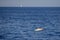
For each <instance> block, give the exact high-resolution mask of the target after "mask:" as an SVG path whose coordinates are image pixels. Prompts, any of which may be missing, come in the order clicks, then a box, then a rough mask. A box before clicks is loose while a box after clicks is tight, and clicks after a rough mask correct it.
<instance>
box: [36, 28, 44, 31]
mask: <svg viewBox="0 0 60 40" xmlns="http://www.w3.org/2000/svg"><path fill="white" fill-rule="evenodd" d="M42 30H43V28H36V29H35V31H42Z"/></svg>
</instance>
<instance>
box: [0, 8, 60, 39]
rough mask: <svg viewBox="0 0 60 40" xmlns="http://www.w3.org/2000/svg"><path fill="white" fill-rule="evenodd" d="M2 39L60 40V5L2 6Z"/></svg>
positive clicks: (0, 10) (0, 25) (0, 34)
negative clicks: (39, 29) (38, 29)
mask: <svg viewBox="0 0 60 40" xmlns="http://www.w3.org/2000/svg"><path fill="white" fill-rule="evenodd" d="M36 28H43V30H41V31H35V29H36ZM0 40H60V7H0Z"/></svg>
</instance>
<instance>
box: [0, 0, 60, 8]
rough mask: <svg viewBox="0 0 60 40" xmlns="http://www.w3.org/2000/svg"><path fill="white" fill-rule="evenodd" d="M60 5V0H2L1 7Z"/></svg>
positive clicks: (0, 1)
mask: <svg viewBox="0 0 60 40" xmlns="http://www.w3.org/2000/svg"><path fill="white" fill-rule="evenodd" d="M21 5H22V6H23V7H60V0H0V7H4V6H5V7H6V6H7V7H20V6H21Z"/></svg>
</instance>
